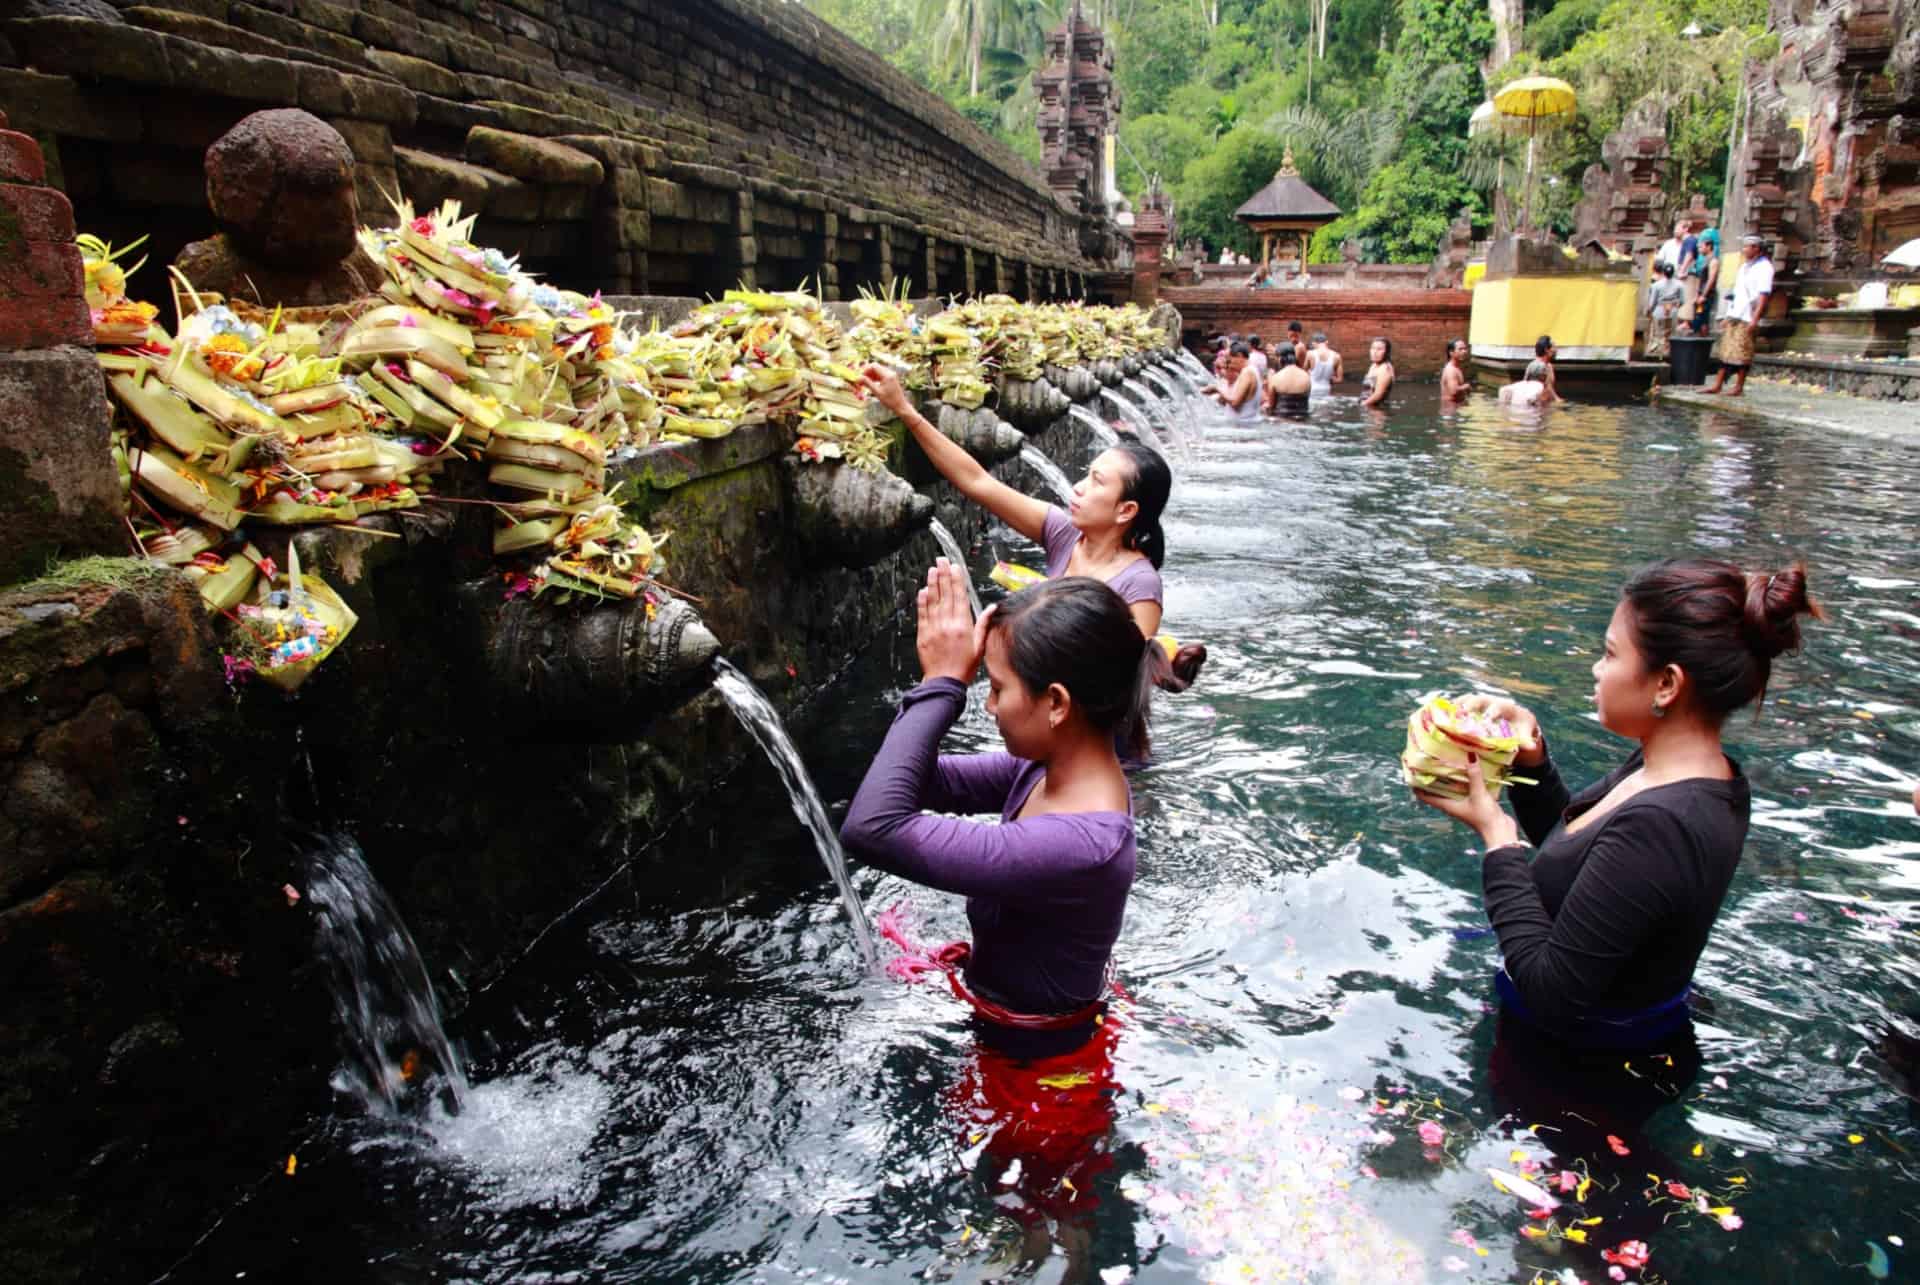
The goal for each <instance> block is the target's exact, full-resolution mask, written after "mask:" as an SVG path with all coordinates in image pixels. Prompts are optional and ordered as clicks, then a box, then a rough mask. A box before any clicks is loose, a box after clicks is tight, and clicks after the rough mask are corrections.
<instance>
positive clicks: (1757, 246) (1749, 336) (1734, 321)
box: [1700, 236, 1773, 397]
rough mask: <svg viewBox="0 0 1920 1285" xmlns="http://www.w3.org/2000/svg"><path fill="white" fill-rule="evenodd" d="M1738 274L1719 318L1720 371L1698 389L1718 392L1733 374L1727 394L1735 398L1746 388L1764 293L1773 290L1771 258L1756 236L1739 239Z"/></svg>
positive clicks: (1762, 310)
mask: <svg viewBox="0 0 1920 1285" xmlns="http://www.w3.org/2000/svg"><path fill="white" fill-rule="evenodd" d="M1740 257H1741V263H1740V273H1739V275H1738V276H1736V277H1735V278H1734V280H1733V293H1732V295H1730V296H1728V303H1727V310H1726V312H1725V313H1724V314H1722V316H1721V318H1720V373H1719V375H1718V376H1717V377H1715V379H1714V381H1713V387H1712V388H1703V389H1701V390H1700V391H1702V392H1706V393H1717V392H1719V391H1720V390H1721V388H1722V387H1723V386H1724V385H1725V384H1726V382H1727V374H1728V372H1729V371H1731V372H1732V373H1733V387H1732V388H1730V389H1728V390H1727V396H1729V397H1738V396H1740V394H1741V393H1742V392H1744V391H1746V387H1747V368H1748V367H1750V366H1752V365H1753V335H1754V330H1755V328H1756V327H1758V326H1759V324H1760V316H1761V314H1762V313H1764V312H1765V311H1766V308H1767V296H1768V295H1770V294H1772V293H1773V260H1772V258H1770V257H1769V256H1768V254H1767V246H1766V242H1764V241H1762V240H1761V239H1760V238H1759V237H1757V236H1744V237H1742V238H1740Z"/></svg>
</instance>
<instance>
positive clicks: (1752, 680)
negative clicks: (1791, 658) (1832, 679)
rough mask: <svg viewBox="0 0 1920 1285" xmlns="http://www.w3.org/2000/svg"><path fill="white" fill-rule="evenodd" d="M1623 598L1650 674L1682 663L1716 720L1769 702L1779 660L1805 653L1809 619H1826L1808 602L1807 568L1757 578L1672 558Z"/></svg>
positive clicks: (1705, 561) (1643, 574)
mask: <svg viewBox="0 0 1920 1285" xmlns="http://www.w3.org/2000/svg"><path fill="white" fill-rule="evenodd" d="M1620 596H1621V598H1622V599H1623V600H1624V601H1625V602H1626V604H1627V606H1628V607H1629V609H1631V611H1632V613H1633V633H1634V642H1635V644H1636V645H1637V646H1638V647H1639V649H1640V654H1641V655H1642V656H1644V657H1645V658H1646V662H1647V668H1648V670H1649V671H1652V670H1657V669H1664V668H1665V667H1666V666H1668V665H1678V666H1679V667H1680V668H1681V669H1682V670H1684V671H1686V675H1687V677H1688V678H1689V679H1691V680H1692V682H1693V687H1694V691H1695V693H1696V698H1697V699H1698V700H1699V702H1700V705H1701V707H1702V708H1703V709H1705V710H1706V711H1707V713H1708V714H1709V715H1710V716H1711V717H1713V718H1714V719H1716V720H1718V719H1723V718H1725V717H1726V716H1727V715H1728V714H1731V713H1732V712H1733V711H1734V710H1736V709H1739V708H1740V707H1741V706H1742V705H1745V704H1747V703H1748V702H1749V701H1758V700H1761V699H1762V698H1764V697H1765V696H1766V694H1767V679H1768V677H1769V676H1770V675H1771V674H1772V672H1773V658H1774V657H1775V656H1778V655H1779V654H1780V653H1782V652H1787V651H1798V650H1799V648H1800V619H1799V618H1800V617H1801V616H1803V615H1810V616H1813V617H1814V618H1815V619H1825V617H1826V613H1825V612H1824V611H1822V610H1821V609H1820V604H1819V603H1817V602H1815V601H1814V600H1813V599H1812V598H1810V597H1808V596H1807V568H1806V564H1805V563H1795V564H1794V565H1793V566H1791V567H1788V568H1787V569H1786V570H1784V571H1774V572H1765V571H1752V572H1749V571H1743V570H1741V569H1740V568H1739V567H1736V566H1734V565H1733V564H1732V563H1731V562H1719V561H1715V560H1713V559H1709V558H1672V559H1669V560H1667V561H1665V562H1656V563H1654V564H1653V565H1652V566H1649V567H1643V568H1642V569H1641V570H1639V571H1638V572H1636V573H1635V574H1634V576H1633V578H1632V579H1631V580H1629V581H1627V586H1626V588H1625V589H1623V590H1621V595H1620Z"/></svg>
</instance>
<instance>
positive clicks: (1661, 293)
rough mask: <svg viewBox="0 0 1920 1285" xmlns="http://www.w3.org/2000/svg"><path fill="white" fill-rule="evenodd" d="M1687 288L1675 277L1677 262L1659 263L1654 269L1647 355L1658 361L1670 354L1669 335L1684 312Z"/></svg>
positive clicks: (1649, 303)
mask: <svg viewBox="0 0 1920 1285" xmlns="http://www.w3.org/2000/svg"><path fill="white" fill-rule="evenodd" d="M1686 296H1687V292H1686V290H1685V288H1684V287H1682V286H1681V284H1680V283H1679V282H1678V281H1675V280H1674V279H1673V265H1672V264H1671V263H1659V264H1655V265H1654V269H1653V288H1652V289H1650V290H1648V291H1647V345H1646V350H1645V351H1646V356H1647V357H1648V358H1650V359H1652V360H1655V361H1658V360H1660V359H1662V358H1664V357H1665V356H1666V355H1667V338H1668V336H1670V335H1671V334H1672V333H1673V327H1674V323H1675V322H1676V321H1677V320H1679V319H1680V318H1681V316H1682V313H1681V308H1682V307H1683V306H1684V304H1685V303H1686Z"/></svg>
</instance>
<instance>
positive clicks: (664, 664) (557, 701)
mask: <svg viewBox="0 0 1920 1285" xmlns="http://www.w3.org/2000/svg"><path fill="white" fill-rule="evenodd" d="M497 593H498V582H497V581H495V580H487V581H484V582H482V584H481V585H479V586H477V587H476V589H475V596H476V597H478V596H479V595H481V594H484V595H488V596H493V595H497ZM654 596H655V598H656V601H655V602H654V603H653V604H651V605H652V607H653V610H652V611H651V612H649V611H648V607H649V604H648V603H647V602H646V600H645V599H644V598H642V599H635V600H634V601H632V602H608V603H600V604H597V605H594V606H591V607H581V606H578V605H577V604H576V605H569V606H560V607H556V606H555V605H554V604H552V603H549V602H534V601H531V600H529V599H526V598H517V599H514V600H513V601H511V602H505V603H501V604H499V607H498V609H497V610H496V611H495V613H494V615H493V618H492V620H491V622H490V625H489V629H488V632H487V636H486V644H485V647H486V650H485V657H486V666H487V671H488V674H489V675H490V676H491V678H492V680H493V685H494V688H495V690H496V692H497V693H498V695H499V696H500V697H501V701H502V704H503V705H504V706H505V707H506V709H507V710H508V711H510V712H511V714H512V716H513V717H515V719H516V720H517V721H519V722H520V723H521V726H522V730H526V725H527V724H532V725H534V726H538V727H543V728H554V727H564V728H567V729H568V730H570V731H574V732H578V733H585V734H591V733H600V734H604V735H609V736H615V735H619V736H630V735H631V734H632V732H633V728H634V725H635V723H636V722H637V721H638V720H639V719H640V718H641V717H643V716H645V715H648V714H658V713H662V712H665V711H666V710H667V709H670V708H672V707H673V706H675V705H678V704H679V703H681V702H682V701H684V700H686V699H688V698H689V697H691V696H693V695H694V694H696V693H697V692H698V691H699V689H700V688H701V687H702V686H704V685H705V682H706V676H707V669H708V666H709V665H711V664H712V663H713V658H714V657H715V656H717V655H719V654H720V640H719V639H717V638H715V637H714V636H713V633H712V631H711V630H709V629H708V628H707V627H706V625H705V624H704V623H702V621H701V619H700V615H699V613H698V612H697V611H695V610H694V609H693V607H692V606H690V605H689V604H687V603H685V602H682V601H681V600H680V599H678V598H671V597H668V596H667V595H666V594H664V593H659V594H655V595H654Z"/></svg>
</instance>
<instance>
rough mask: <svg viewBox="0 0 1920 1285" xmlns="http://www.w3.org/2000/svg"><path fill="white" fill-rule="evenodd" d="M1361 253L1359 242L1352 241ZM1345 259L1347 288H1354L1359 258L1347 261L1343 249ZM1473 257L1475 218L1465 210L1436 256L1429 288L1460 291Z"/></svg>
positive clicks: (1356, 255)
mask: <svg viewBox="0 0 1920 1285" xmlns="http://www.w3.org/2000/svg"><path fill="white" fill-rule="evenodd" d="M1347 245H1352V246H1353V247H1354V249H1355V250H1356V251H1357V250H1358V249H1359V245H1358V243H1357V242H1353V241H1348V242H1347ZM1340 253H1341V257H1342V258H1345V259H1346V261H1347V284H1348V285H1353V284H1355V283H1356V282H1357V280H1358V278H1359V275H1360V273H1359V256H1358V254H1355V255H1354V256H1353V257H1351V258H1348V257H1347V247H1346V245H1343V246H1341V247H1340ZM1472 257H1473V215H1472V213H1471V212H1470V211H1467V210H1462V211H1460V213H1459V214H1458V215H1456V216H1455V217H1454V220H1453V222H1452V223H1449V224H1448V225H1447V236H1446V239H1445V240H1444V241H1442V242H1441V243H1440V249H1439V252H1438V253H1436V254H1435V255H1434V256H1433V264H1432V266H1431V267H1429V268H1428V269H1427V276H1426V280H1425V283H1424V284H1425V286H1426V288H1427V289H1429V290H1458V289H1459V288H1460V286H1461V283H1462V282H1463V281H1465V279H1466V275H1467V260H1468V259H1470V258H1472Z"/></svg>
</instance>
